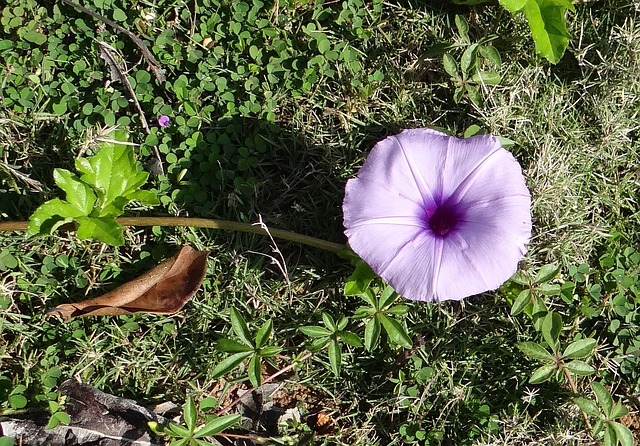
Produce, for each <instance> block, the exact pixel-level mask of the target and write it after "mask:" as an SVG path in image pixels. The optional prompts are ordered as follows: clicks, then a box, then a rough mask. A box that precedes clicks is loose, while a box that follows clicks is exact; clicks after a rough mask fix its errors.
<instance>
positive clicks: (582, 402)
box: [573, 398, 601, 417]
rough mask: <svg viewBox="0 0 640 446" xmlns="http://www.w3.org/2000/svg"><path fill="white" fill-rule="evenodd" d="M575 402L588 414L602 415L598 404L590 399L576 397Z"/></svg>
mask: <svg viewBox="0 0 640 446" xmlns="http://www.w3.org/2000/svg"><path fill="white" fill-rule="evenodd" d="M573 402H574V403H576V406H578V407H579V408H580V409H582V411H583V412H584V413H586V414H587V415H591V416H592V417H599V416H600V415H601V414H600V409H598V405H597V404H596V403H595V402H593V401H592V400H590V399H587V398H574V399H573Z"/></svg>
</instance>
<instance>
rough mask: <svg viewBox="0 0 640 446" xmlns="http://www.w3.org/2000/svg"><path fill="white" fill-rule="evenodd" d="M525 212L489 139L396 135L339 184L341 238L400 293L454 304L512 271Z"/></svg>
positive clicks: (525, 202) (505, 155)
mask: <svg viewBox="0 0 640 446" xmlns="http://www.w3.org/2000/svg"><path fill="white" fill-rule="evenodd" d="M530 206H531V197H530V195H529V190H528V189H527V186H526V184H525V181H524V177H523V176H522V170H521V168H520V165H519V164H518V162H517V161H516V160H515V158H514V157H513V156H512V155H511V154H510V153H509V152H507V151H506V150H505V149H503V148H502V147H501V145H500V142H499V141H498V139H497V138H495V137H493V136H491V135H478V136H473V137H471V138H467V139H458V138H454V137H452V136H448V135H445V134H444V133H440V132H437V131H435V130H430V129H413V130H405V131H403V132H401V133H399V134H398V135H394V136H390V137H388V138H386V139H383V140H382V141H380V142H378V143H377V144H376V145H375V146H374V148H373V149H372V150H371V153H370V154H369V157H368V158H367V160H366V162H365V163H364V165H363V166H362V168H361V169H360V172H359V173H358V176H357V178H355V179H351V180H349V181H348V182H347V186H346V194H345V198H344V204H343V211H344V226H345V228H346V230H345V234H346V235H347V237H348V239H349V244H350V246H351V248H352V249H353V250H354V251H355V252H356V253H357V254H358V255H359V256H360V258H362V259H363V260H364V261H365V262H367V263H368V264H369V266H371V268H372V269H373V271H375V272H376V274H378V275H379V276H380V277H382V278H383V279H384V280H385V281H387V282H388V283H389V284H390V285H391V286H392V287H393V288H394V289H395V290H396V291H397V292H398V293H399V294H401V295H403V296H405V297H407V298H409V299H414V300H422V301H441V300H446V299H455V300H459V299H463V298H465V297H467V296H471V295H474V294H479V293H482V292H484V291H488V290H493V289H496V288H498V287H499V286H500V285H501V284H502V283H504V282H505V281H506V280H507V279H509V277H511V275H512V274H513V273H514V272H515V271H516V269H517V264H518V261H519V260H520V259H521V258H522V256H523V255H524V254H525V252H526V248H525V244H526V243H527V242H528V240H529V237H530V236H531V212H530Z"/></svg>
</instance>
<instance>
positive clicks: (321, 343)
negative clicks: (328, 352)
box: [307, 336, 329, 353]
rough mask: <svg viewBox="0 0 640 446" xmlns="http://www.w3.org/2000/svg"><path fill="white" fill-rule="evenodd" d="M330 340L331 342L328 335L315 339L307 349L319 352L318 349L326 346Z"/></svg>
mask: <svg viewBox="0 0 640 446" xmlns="http://www.w3.org/2000/svg"><path fill="white" fill-rule="evenodd" d="M328 342H329V337H328V336H324V337H321V338H317V339H314V340H313V342H311V344H309V346H308V347H307V349H308V350H309V351H310V352H312V353H315V352H318V351H320V350H322V349H323V348H325V347H326V346H327V343H328Z"/></svg>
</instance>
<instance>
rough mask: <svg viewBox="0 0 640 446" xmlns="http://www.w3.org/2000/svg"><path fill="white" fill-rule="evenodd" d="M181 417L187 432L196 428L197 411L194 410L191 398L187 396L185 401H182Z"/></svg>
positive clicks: (194, 406)
mask: <svg viewBox="0 0 640 446" xmlns="http://www.w3.org/2000/svg"><path fill="white" fill-rule="evenodd" d="M182 417H183V418H184V423H185V424H186V425H187V429H189V432H193V431H194V430H196V424H197V423H198V411H197V410H196V405H195V403H194V402H193V398H191V397H189V398H187V402H186V403H184V406H183V409H182Z"/></svg>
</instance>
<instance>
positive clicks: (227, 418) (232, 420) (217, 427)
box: [194, 414, 241, 438]
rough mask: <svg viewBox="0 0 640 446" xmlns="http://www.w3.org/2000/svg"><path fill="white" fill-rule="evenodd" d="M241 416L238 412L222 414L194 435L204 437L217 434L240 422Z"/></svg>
mask: <svg viewBox="0 0 640 446" xmlns="http://www.w3.org/2000/svg"><path fill="white" fill-rule="evenodd" d="M240 418H241V416H240V415H238V414H234V415H222V416H220V417H217V418H214V419H213V420H211V421H209V422H208V423H207V424H205V425H204V426H202V427H201V428H200V429H198V431H197V432H196V433H195V435H194V437H195V438H202V437H210V436H212V435H217V434H219V433H220V432H222V431H224V430H225V429H227V428H229V427H231V426H233V425H234V424H236V423H238V422H239V421H240Z"/></svg>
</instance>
